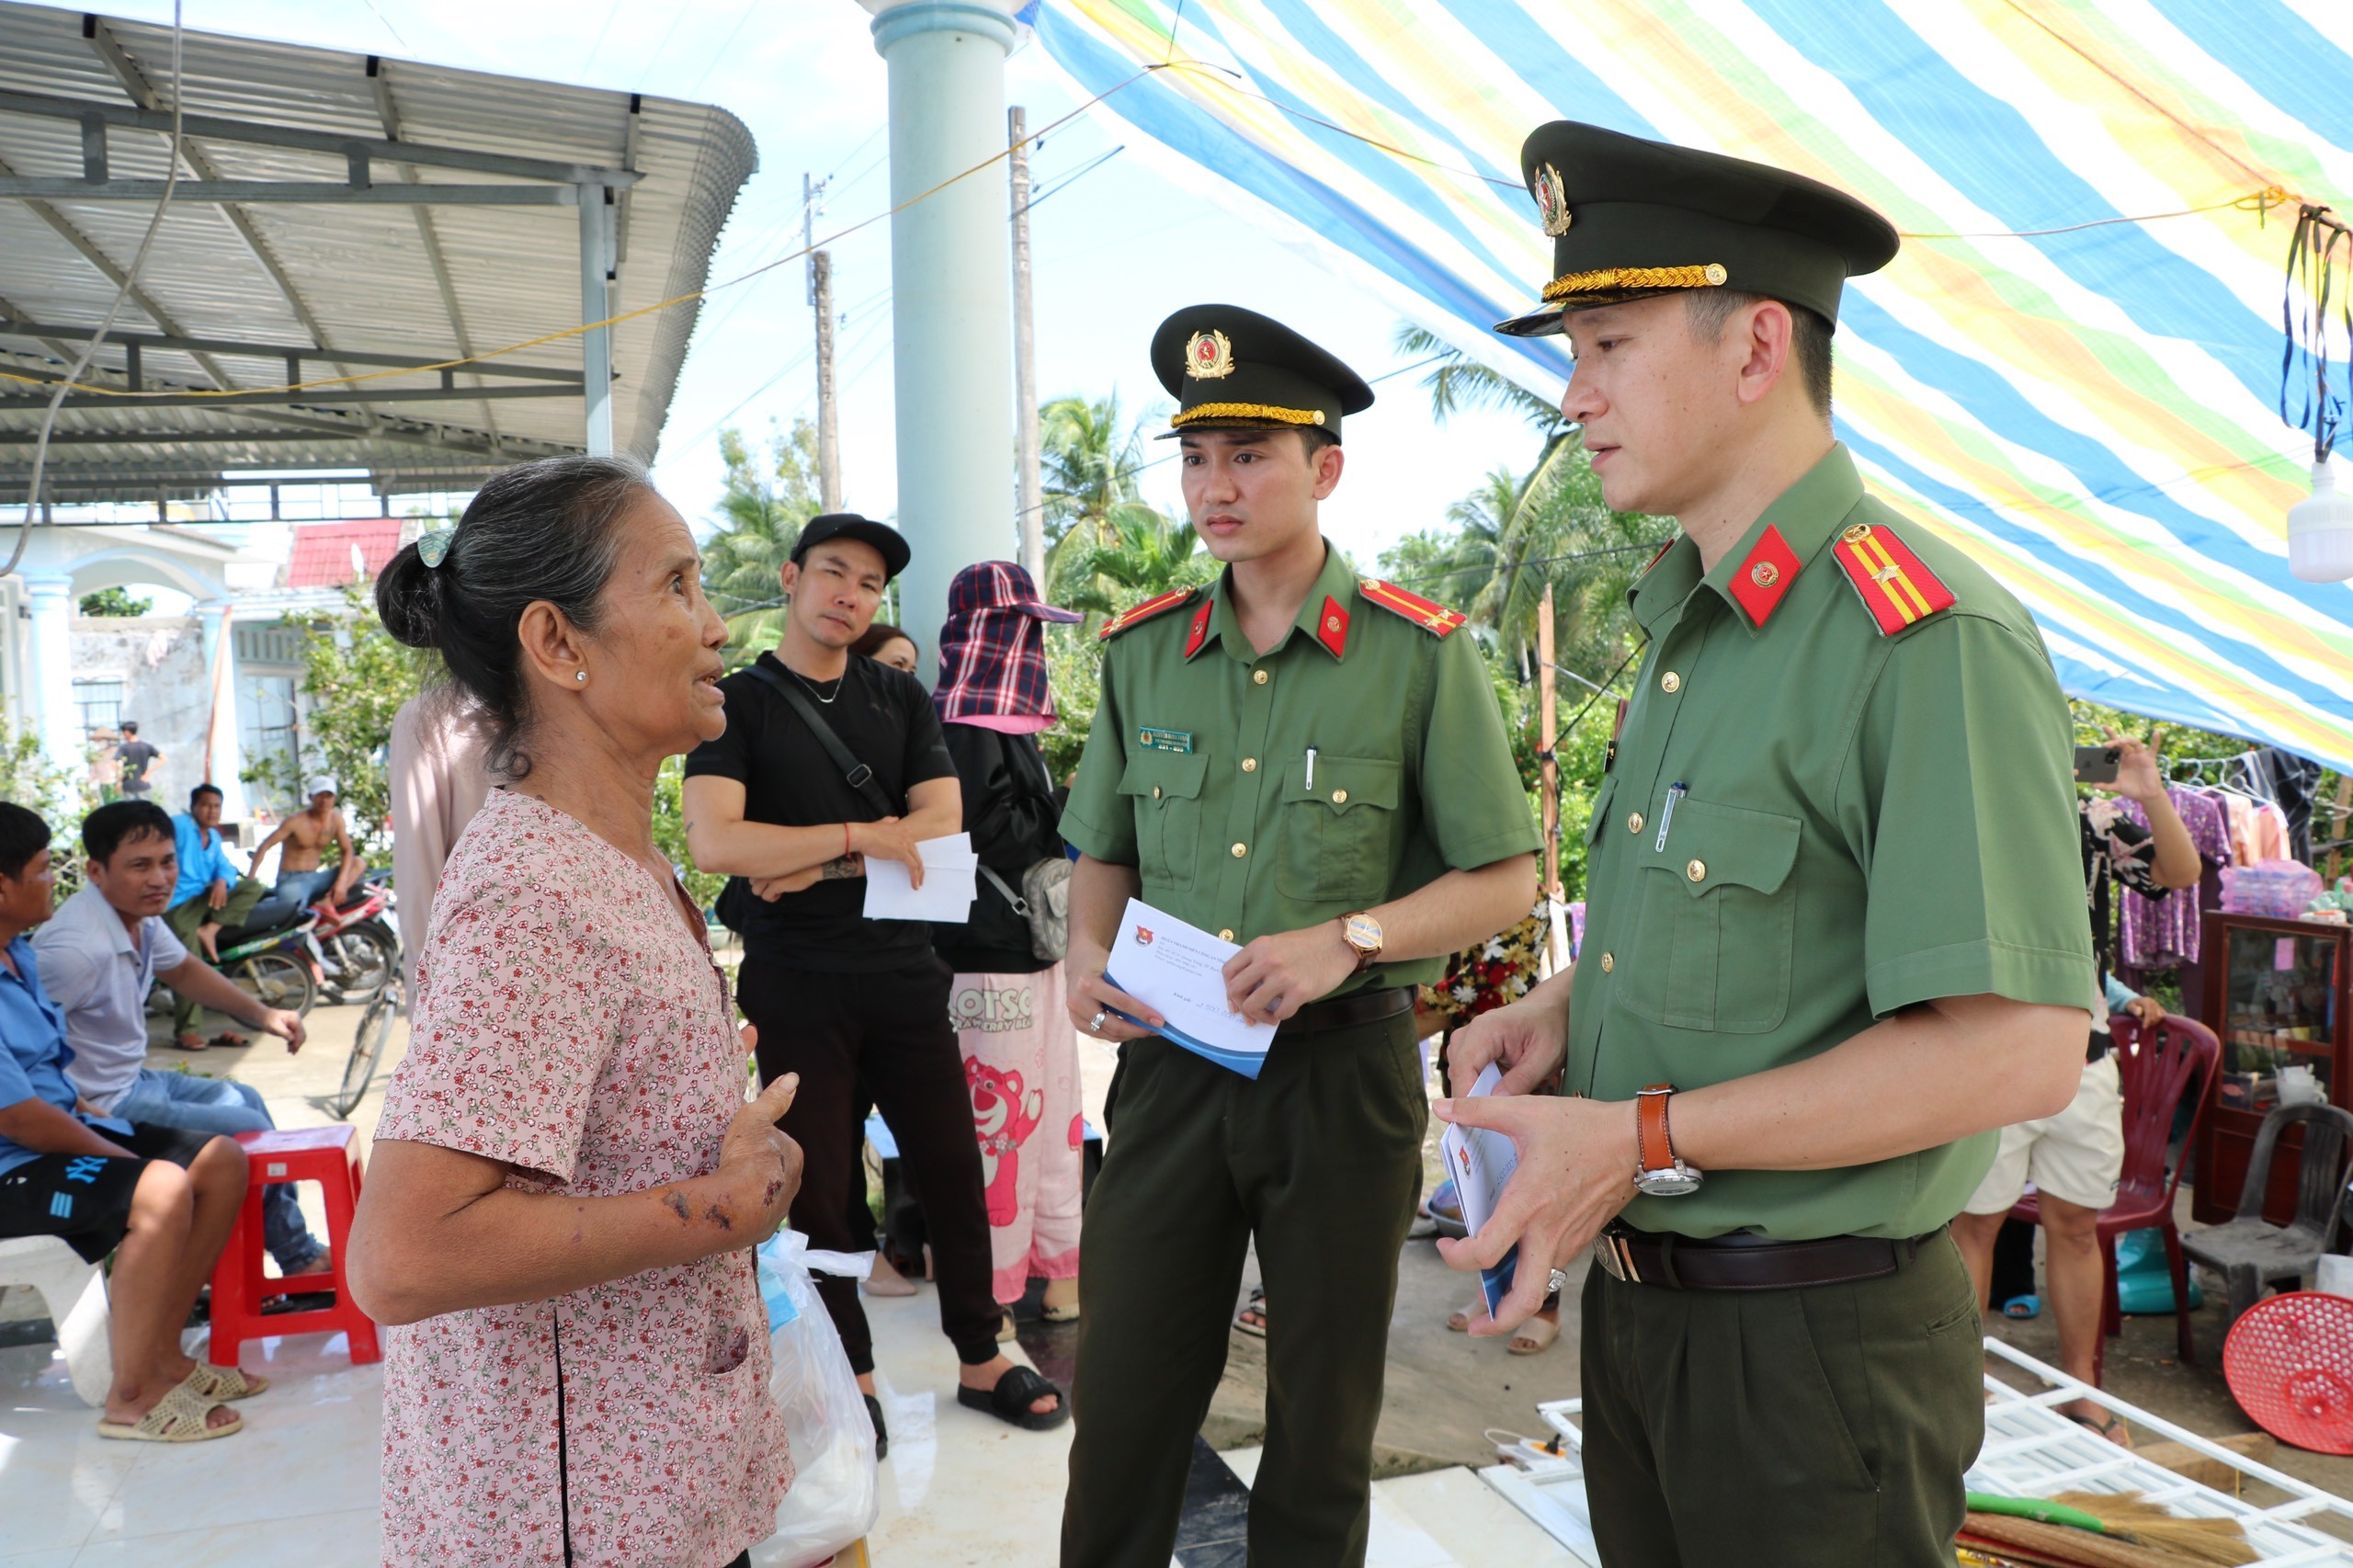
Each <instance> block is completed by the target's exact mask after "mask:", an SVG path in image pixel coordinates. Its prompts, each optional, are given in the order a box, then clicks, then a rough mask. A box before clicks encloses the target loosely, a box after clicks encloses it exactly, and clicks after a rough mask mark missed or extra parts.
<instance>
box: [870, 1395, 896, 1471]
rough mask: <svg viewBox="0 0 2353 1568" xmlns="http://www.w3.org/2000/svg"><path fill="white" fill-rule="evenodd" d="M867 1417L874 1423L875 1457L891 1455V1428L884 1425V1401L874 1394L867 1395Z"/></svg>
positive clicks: (882, 1457) (883, 1457)
mask: <svg viewBox="0 0 2353 1568" xmlns="http://www.w3.org/2000/svg"><path fill="white" fill-rule="evenodd" d="M866 1418H867V1419H868V1420H869V1421H871V1422H873V1423H874V1457H875V1458H876V1459H878V1460H883V1459H889V1458H890V1457H891V1428H889V1427H888V1426H883V1425H882V1402H881V1400H879V1399H877V1398H875V1397H874V1396H873V1395H872V1394H868V1395H867V1396H866Z"/></svg>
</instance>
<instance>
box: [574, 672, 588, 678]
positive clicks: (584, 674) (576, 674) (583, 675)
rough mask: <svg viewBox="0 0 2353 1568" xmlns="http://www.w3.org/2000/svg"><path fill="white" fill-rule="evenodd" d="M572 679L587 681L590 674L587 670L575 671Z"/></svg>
mask: <svg viewBox="0 0 2353 1568" xmlns="http://www.w3.org/2000/svg"><path fill="white" fill-rule="evenodd" d="M572 678H573V679H574V680H586V679H587V678H588V672H587V671H586V670H574V671H573V672H572Z"/></svg>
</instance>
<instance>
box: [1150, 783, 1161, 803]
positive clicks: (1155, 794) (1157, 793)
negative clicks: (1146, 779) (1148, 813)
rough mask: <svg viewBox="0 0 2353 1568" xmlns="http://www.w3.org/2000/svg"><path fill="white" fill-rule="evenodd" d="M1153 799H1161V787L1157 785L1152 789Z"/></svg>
mask: <svg viewBox="0 0 2353 1568" xmlns="http://www.w3.org/2000/svg"><path fill="white" fill-rule="evenodd" d="M1152 798H1153V799H1154V800H1155V801H1157V800H1158V799H1160V786H1159V785H1157V784H1154V786H1153V787H1152Z"/></svg>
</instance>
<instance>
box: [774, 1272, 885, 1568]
mask: <svg viewBox="0 0 2353 1568" xmlns="http://www.w3.org/2000/svg"><path fill="white" fill-rule="evenodd" d="M757 1258H758V1266H759V1279H760V1295H761V1298H762V1299H763V1300H764V1301H767V1308H768V1347H769V1351H770V1355H771V1357H772V1358H773V1361H774V1363H775V1364H774V1367H773V1369H772V1370H771V1371H770V1373H769V1376H768V1392H769V1394H770V1396H771V1397H773V1398H774V1399H775V1400H776V1403H777V1408H778V1409H779V1410H781V1411H783V1412H784V1426H785V1431H786V1432H787V1433H788V1434H789V1435H790V1437H791V1439H792V1465H793V1471H794V1476H793V1482H792V1490H791V1491H790V1492H789V1493H787V1494H785V1498H784V1501H783V1502H782V1503H781V1504H780V1505H779V1506H778V1507H777V1511H776V1534H775V1535H773V1536H771V1537H769V1538H768V1544H769V1545H770V1546H771V1547H774V1548H777V1549H779V1550H780V1551H781V1553H782V1555H781V1557H780V1558H779V1559H778V1561H780V1562H783V1563H784V1564H785V1565H786V1568H815V1565H816V1564H818V1563H822V1562H829V1561H831V1560H832V1558H833V1556H834V1554H835V1553H836V1552H838V1551H842V1550H844V1549H845V1548H847V1547H848V1546H849V1545H850V1544H851V1543H852V1542H854V1541H857V1540H862V1539H863V1538H864V1537H865V1535H866V1533H867V1532H868V1531H869V1530H870V1529H872V1528H874V1520H875V1518H876V1517H877V1516H878V1515H879V1514H881V1509H882V1499H881V1490H880V1487H879V1485H878V1483H877V1480H876V1476H875V1460H874V1424H873V1422H872V1421H871V1420H870V1418H869V1417H868V1415H867V1414H866V1396H865V1395H863V1394H861V1393H860V1392H858V1374H856V1373H855V1372H853V1371H851V1370H850V1368H849V1353H848V1352H847V1351H845V1350H844V1349H843V1348H842V1341H841V1335H838V1334H836V1333H835V1331H834V1320H833V1319H832V1318H831V1317H830V1316H828V1315H827V1314H826V1312H825V1304H824V1302H823V1301H819V1300H818V1299H817V1287H816V1285H815V1283H814V1282H813V1281H812V1280H811V1278H809V1271H810V1270H811V1269H812V1268H816V1269H820V1270H822V1271H823V1272H824V1273H827V1274H844V1275H849V1276H852V1277H854V1278H863V1277H864V1276H865V1275H866V1274H867V1272H868V1271H869V1270H870V1269H871V1268H872V1267H873V1255H872V1254H871V1253H867V1254H860V1255H858V1256H849V1255H846V1254H841V1253H825V1252H812V1251H810V1250H809V1238H808V1237H806V1236H804V1235H802V1234H801V1233H799V1232H797V1231H783V1232H780V1233H778V1234H777V1235H776V1237H775V1238H774V1239H772V1240H770V1241H767V1242H766V1243H763V1244H761V1246H760V1248H759V1250H758V1253H757ZM763 1555H765V1553H764V1554H763Z"/></svg>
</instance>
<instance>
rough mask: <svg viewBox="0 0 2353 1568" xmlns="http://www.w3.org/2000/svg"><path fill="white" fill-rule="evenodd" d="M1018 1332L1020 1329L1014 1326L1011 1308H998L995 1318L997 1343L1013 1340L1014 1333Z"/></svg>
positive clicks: (1006, 1343)
mask: <svg viewBox="0 0 2353 1568" xmlns="http://www.w3.org/2000/svg"><path fill="white" fill-rule="evenodd" d="M1019 1332H1020V1330H1019V1329H1017V1327H1015V1326H1014V1322H1013V1309H1012V1308H1011V1307H1006V1308H1003V1309H1002V1310H1000V1312H998V1314H997V1320H996V1342H997V1343H998V1344H999V1345H1009V1344H1011V1343H1012V1342H1013V1338H1014V1335H1017V1334H1018V1333H1019Z"/></svg>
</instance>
